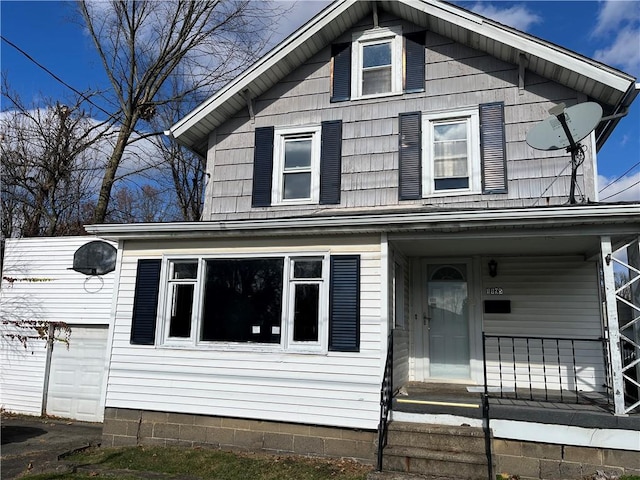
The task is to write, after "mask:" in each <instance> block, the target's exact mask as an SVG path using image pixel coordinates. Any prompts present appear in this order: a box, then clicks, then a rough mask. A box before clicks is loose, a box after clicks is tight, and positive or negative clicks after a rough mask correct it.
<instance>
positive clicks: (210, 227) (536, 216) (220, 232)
mask: <svg viewBox="0 0 640 480" xmlns="http://www.w3.org/2000/svg"><path fill="white" fill-rule="evenodd" d="M612 223H614V224H632V226H633V230H634V231H637V232H640V204H625V205H588V206H572V207H549V208H515V209H496V210H486V209H483V210H465V211H460V210H455V211H429V212H409V213H398V212H388V213H363V214H359V215H354V214H351V215H333V216H328V215H327V216H313V217H311V216H306V217H288V218H269V219H260V220H230V221H216V222H175V223H129V224H100V225H86V226H85V230H86V231H87V232H88V233H91V234H94V235H98V236H100V237H102V238H107V239H112V240H120V239H146V238H176V239H179V238H194V237H211V236H238V235H241V234H245V235H246V234H248V233H253V234H256V235H262V236H276V235H288V236H290V235H305V234H306V235H309V234H314V235H316V234H318V235H323V234H324V235H326V234H336V233H381V232H394V231H411V230H413V231H415V230H425V229H432V230H442V229H447V230H449V231H459V230H466V229H470V228H491V229H495V228H508V227H510V228H522V227H526V226H529V227H531V226H534V227H537V228H553V227H558V226H562V227H566V226H584V225H592V226H599V225H600V226H601V225H605V224H612Z"/></svg>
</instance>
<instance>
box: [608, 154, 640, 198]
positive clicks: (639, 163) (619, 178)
mask: <svg viewBox="0 0 640 480" xmlns="http://www.w3.org/2000/svg"><path fill="white" fill-rule="evenodd" d="M638 165H640V162H638V163H636V164H635V165H632V166H631V168H629V169H628V170H627V171H626V172H624V173H623V174H622V175H620V176H619V177H618V178H616V179H615V180H613V181H612V182H609V183H608V184H607V185H605V186H604V187H602V188H601V189H600V191H599V192H598V193H602V192H604V191H605V190H606V189H607V188H609V187H610V186H611V185H613V184H614V183H616V182H617V181H618V180H621V179H622V178H624V177H625V176H626V175H627V173H629V172H630V171H631V170H633V169H634V168H636V167H637V166H638ZM632 186H633V185H632Z"/></svg>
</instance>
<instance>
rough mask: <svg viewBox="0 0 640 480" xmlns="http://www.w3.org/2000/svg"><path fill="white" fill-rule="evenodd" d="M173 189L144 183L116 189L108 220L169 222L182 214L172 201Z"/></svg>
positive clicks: (119, 221) (116, 221) (120, 221)
mask: <svg viewBox="0 0 640 480" xmlns="http://www.w3.org/2000/svg"><path fill="white" fill-rule="evenodd" d="M172 193H173V192H172V191H171V190H166V189H162V188H159V187H158V186H154V185H150V184H144V185H142V186H135V187H134V188H130V187H128V186H120V187H118V188H116V189H115V190H114V193H113V196H112V198H111V203H110V206H109V213H108V214H107V218H106V220H107V221H108V222H114V223H135V222H168V221H175V220H180V219H181V216H180V214H179V212H178V210H177V209H176V208H175V202H173V201H171V200H172V199H171V198H170V197H171V196H172Z"/></svg>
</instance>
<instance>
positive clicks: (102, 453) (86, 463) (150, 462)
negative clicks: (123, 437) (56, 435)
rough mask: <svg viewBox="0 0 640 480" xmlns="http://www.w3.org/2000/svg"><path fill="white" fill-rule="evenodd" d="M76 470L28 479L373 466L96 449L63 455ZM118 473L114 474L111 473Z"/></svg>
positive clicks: (278, 477)
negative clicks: (76, 467)
mask: <svg viewBox="0 0 640 480" xmlns="http://www.w3.org/2000/svg"><path fill="white" fill-rule="evenodd" d="M65 460H66V461H68V462H71V463H72V464H74V465H78V466H80V467H81V468H80V469H79V471H78V473H65V474H61V473H57V474H39V475H33V476H29V477H27V478H29V479H30V480H54V479H55V480H79V479H89V478H92V479H96V478H118V479H120V480H138V479H140V478H149V477H148V476H144V475H141V474H137V473H136V472H156V473H159V474H165V475H166V478H171V476H181V477H185V476H188V477H193V478H200V479H211V480H213V479H215V480H246V479H248V478H250V479H252V480H328V479H331V480H365V478H366V476H367V473H368V472H369V471H371V467H369V466H364V465H361V464H359V463H357V462H353V461H349V460H329V459H318V458H307V457H283V456H275V455H266V454H256V453H230V452H224V451H220V450H212V449H207V448H180V447H147V446H139V447H128V448H96V449H90V450H86V451H84V452H80V453H77V454H74V455H71V456H69V457H67V458H65ZM114 475H117V476H114Z"/></svg>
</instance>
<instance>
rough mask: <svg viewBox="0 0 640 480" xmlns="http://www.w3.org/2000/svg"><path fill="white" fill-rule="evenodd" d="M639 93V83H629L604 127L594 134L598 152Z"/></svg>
mask: <svg viewBox="0 0 640 480" xmlns="http://www.w3.org/2000/svg"><path fill="white" fill-rule="evenodd" d="M639 93H640V83H635V84H631V86H630V87H629V89H628V90H627V92H626V93H625V95H624V97H622V100H621V101H620V103H618V105H617V106H616V107H615V109H614V110H613V113H612V114H611V115H609V116H608V119H607V120H606V123H605V124H604V127H602V130H601V131H600V133H599V134H598V135H597V136H596V152H599V151H600V149H601V148H602V147H603V146H604V144H605V143H606V142H607V140H608V139H609V137H610V136H611V134H612V133H613V131H614V130H615V128H616V127H617V126H618V123H619V122H620V120H621V119H622V118H623V117H625V116H626V115H627V113H628V110H629V108H630V106H631V104H632V103H633V101H634V100H635V98H636V97H637V96H638V94H639Z"/></svg>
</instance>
